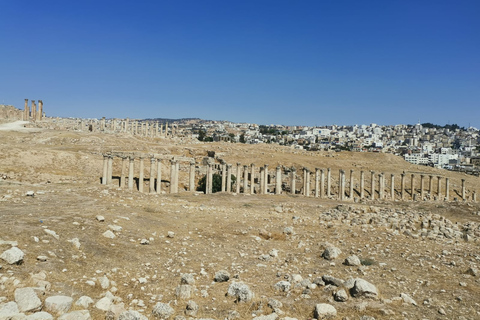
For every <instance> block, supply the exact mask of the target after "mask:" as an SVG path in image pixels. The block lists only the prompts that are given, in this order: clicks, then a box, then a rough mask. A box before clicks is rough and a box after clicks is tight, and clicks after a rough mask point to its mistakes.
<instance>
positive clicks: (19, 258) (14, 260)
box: [0, 247, 25, 264]
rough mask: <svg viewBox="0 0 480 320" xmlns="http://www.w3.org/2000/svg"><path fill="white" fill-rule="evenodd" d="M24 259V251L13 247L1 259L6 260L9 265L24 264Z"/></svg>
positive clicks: (0, 256)
mask: <svg viewBox="0 0 480 320" xmlns="http://www.w3.org/2000/svg"><path fill="white" fill-rule="evenodd" d="M24 257H25V254H24V253H23V251H22V250H20V249H18V248H17V247H12V248H10V249H8V250H6V251H4V252H3V253H2V254H1V255H0V259H3V260H5V261H6V262H7V263H8V264H22V262H23V258H24Z"/></svg>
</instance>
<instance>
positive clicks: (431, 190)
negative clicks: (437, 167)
mask: <svg viewBox="0 0 480 320" xmlns="http://www.w3.org/2000/svg"><path fill="white" fill-rule="evenodd" d="M428 194H429V196H430V199H433V176H432V175H430V176H429V180H428Z"/></svg>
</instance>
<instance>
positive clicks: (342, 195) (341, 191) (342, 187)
mask: <svg viewBox="0 0 480 320" xmlns="http://www.w3.org/2000/svg"><path fill="white" fill-rule="evenodd" d="M338 184H339V186H338V193H339V194H338V198H339V199H340V200H341V201H344V200H345V170H340V174H339V178H338Z"/></svg>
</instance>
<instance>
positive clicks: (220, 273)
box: [213, 270, 230, 282]
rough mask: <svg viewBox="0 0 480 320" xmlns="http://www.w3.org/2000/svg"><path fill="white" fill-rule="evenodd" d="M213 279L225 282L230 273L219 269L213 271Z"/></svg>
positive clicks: (228, 278)
mask: <svg viewBox="0 0 480 320" xmlns="http://www.w3.org/2000/svg"><path fill="white" fill-rule="evenodd" d="M213 280H214V281H215V282H227V281H228V280H230V273H228V271H226V270H219V271H217V272H216V273H215V277H214V278H213Z"/></svg>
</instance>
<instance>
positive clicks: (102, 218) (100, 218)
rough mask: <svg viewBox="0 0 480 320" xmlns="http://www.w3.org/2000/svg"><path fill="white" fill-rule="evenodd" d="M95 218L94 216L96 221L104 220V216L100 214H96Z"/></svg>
mask: <svg viewBox="0 0 480 320" xmlns="http://www.w3.org/2000/svg"><path fill="white" fill-rule="evenodd" d="M95 218H96V219H97V220H98V221H100V222H103V221H105V217H104V216H101V215H98V216H96V217H95Z"/></svg>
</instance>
